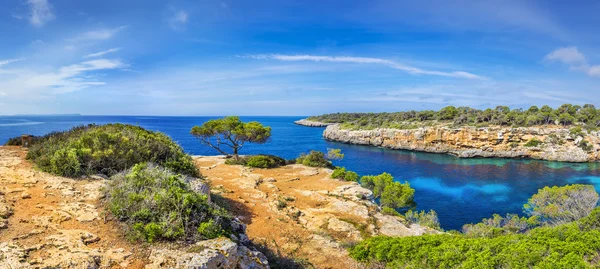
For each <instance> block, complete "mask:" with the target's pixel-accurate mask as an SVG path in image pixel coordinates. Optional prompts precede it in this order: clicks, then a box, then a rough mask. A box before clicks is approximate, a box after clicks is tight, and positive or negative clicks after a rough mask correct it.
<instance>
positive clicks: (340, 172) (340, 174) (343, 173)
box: [331, 167, 359, 182]
mask: <svg viewBox="0 0 600 269" xmlns="http://www.w3.org/2000/svg"><path fill="white" fill-rule="evenodd" d="M331 178H335V179H342V180H345V181H356V182H358V179H359V176H358V174H357V173H356V172H354V171H349V170H346V168H344V167H336V168H335V170H333V173H331Z"/></svg>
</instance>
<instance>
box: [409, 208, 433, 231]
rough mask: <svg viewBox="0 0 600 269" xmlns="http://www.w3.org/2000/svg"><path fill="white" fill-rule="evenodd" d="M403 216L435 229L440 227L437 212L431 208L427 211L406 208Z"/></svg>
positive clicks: (410, 220) (412, 221)
mask: <svg viewBox="0 0 600 269" xmlns="http://www.w3.org/2000/svg"><path fill="white" fill-rule="evenodd" d="M404 218H406V220H407V221H409V222H411V223H417V224H419V225H422V226H427V227H430V228H433V229H437V230H440V229H441V228H440V221H439V219H438V216H437V213H436V212H435V211H433V210H429V212H427V213H426V212H425V211H424V210H421V211H420V212H418V211H412V210H408V211H407V212H406V213H405V214H404Z"/></svg>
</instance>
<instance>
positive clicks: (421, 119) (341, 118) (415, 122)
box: [308, 104, 600, 129]
mask: <svg viewBox="0 0 600 269" xmlns="http://www.w3.org/2000/svg"><path fill="white" fill-rule="evenodd" d="M308 120H312V121H318V122H325V123H341V124H342V127H345V128H349V129H373V128H397V129H411V128H417V127H421V126H427V125H434V124H446V125H454V126H463V125H474V126H490V125H501V126H518V127H520V126H536V125H549V124H556V125H563V126H569V125H582V126H585V127H587V128H598V127H600V109H597V108H596V107H595V106H594V105H592V104H586V105H583V106H580V105H571V104H564V105H561V106H560V107H558V108H556V109H553V108H552V107H550V106H547V105H545V106H542V107H537V106H531V107H530V108H529V109H521V108H516V109H511V108H509V107H507V106H497V107H495V108H488V109H484V110H480V109H474V108H470V107H454V106H447V107H444V108H442V109H440V110H439V111H433V110H423V111H415V110H411V111H405V112H393V113H387V112H385V113H333V114H325V115H320V116H313V117H309V118H308Z"/></svg>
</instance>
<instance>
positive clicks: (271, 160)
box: [225, 154, 288, 168]
mask: <svg viewBox="0 0 600 269" xmlns="http://www.w3.org/2000/svg"><path fill="white" fill-rule="evenodd" d="M225 163H226V164H229V165H244V166H248V167H254V168H275V167H279V166H283V165H286V164H287V163H288V162H287V161H286V160H285V159H283V158H281V157H277V156H275V155H265V154H261V155H254V156H243V157H238V158H229V159H227V160H225Z"/></svg>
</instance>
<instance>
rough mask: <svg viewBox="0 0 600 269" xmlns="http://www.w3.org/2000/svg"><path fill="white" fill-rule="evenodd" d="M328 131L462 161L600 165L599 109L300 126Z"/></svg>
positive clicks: (349, 118)
mask: <svg viewBox="0 0 600 269" xmlns="http://www.w3.org/2000/svg"><path fill="white" fill-rule="evenodd" d="M295 123H296V124H301V125H305V126H321V127H323V126H327V128H326V129H325V131H324V132H323V137H324V138H326V139H328V140H332V141H338V142H343V143H350V144H360V145H372V146H378V147H384V148H390V149H404V150H414V151H424V152H434V153H447V154H452V155H455V156H457V157H462V158H471V157H502V158H532V159H541V160H549V161H562V162H596V161H599V160H600V153H599V152H600V132H599V131H598V128H599V127H600V109H597V108H596V107H595V106H594V105H591V104H586V105H584V106H579V105H571V104H564V105H562V106H560V107H558V108H556V109H553V108H551V107H550V106H542V107H541V108H538V107H537V106H532V107H530V108H529V109H527V110H524V109H512V110H511V109H510V108H509V107H507V106H498V107H496V108H494V109H491V108H488V109H485V110H479V109H474V108H469V107H458V108H457V107H454V106H448V107H445V108H442V109H441V110H439V111H433V110H425V111H406V112H394V113H334V114H325V115H320V116H313V117H309V118H307V119H304V120H300V121H296V122H295Z"/></svg>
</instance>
